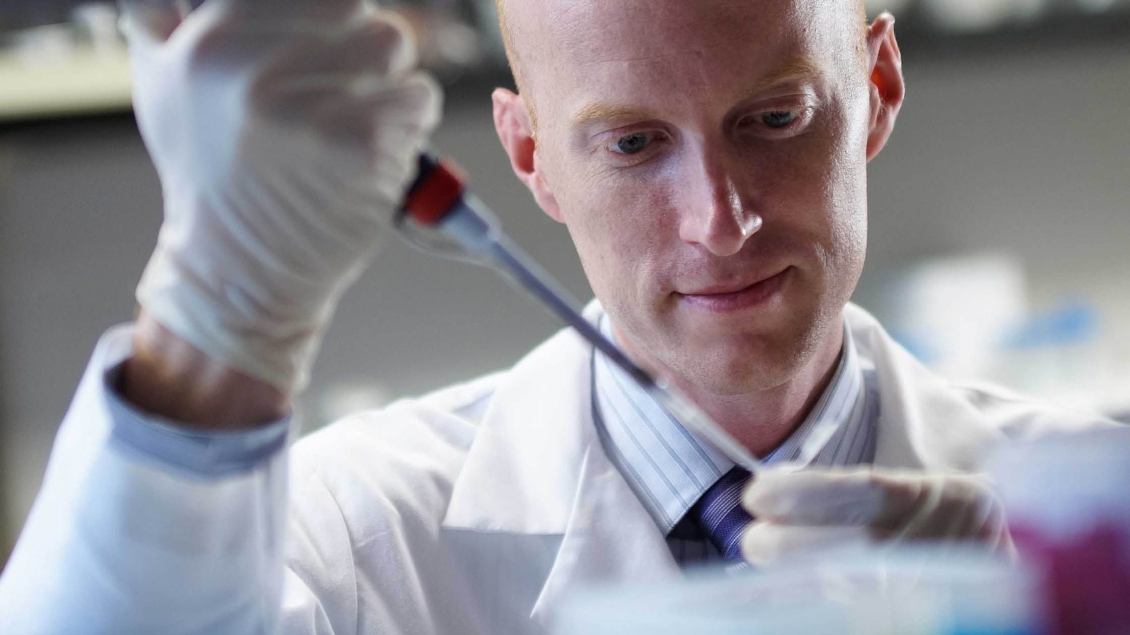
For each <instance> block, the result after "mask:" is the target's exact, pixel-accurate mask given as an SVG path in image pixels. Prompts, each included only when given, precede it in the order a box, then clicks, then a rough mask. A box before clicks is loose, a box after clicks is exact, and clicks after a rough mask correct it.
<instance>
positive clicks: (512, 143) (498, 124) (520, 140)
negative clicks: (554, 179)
mask: <svg viewBox="0 0 1130 635" xmlns="http://www.w3.org/2000/svg"><path fill="white" fill-rule="evenodd" d="M491 98H492V99H493V101H494V129H495V131H497V132H498V140H499V141H501V142H502V148H503V149H504V150H506V154H507V155H508V156H509V157H510V167H512V168H513V169H514V174H515V175H517V177H518V180H520V181H521V182H522V183H525V184H526V187H527V188H529V190H530V193H532V194H533V195H534V200H536V201H537V203H538V205H539V206H540V207H541V208H542V210H543V211H545V213H546V214H548V215H549V217H550V218H552V219H553V220H555V221H557V222H559V223H563V222H565V221H564V219H563V217H562V215H561V208H560V207H559V206H558V205H557V199H556V198H554V196H553V192H552V191H551V190H550V189H549V184H548V183H546V180H545V174H544V173H543V172H542V170H541V161H540V160H539V159H538V153H537V139H536V137H535V136H534V128H533V125H532V121H531V119H530V111H529V109H527V107H526V102H525V100H523V99H522V97H521V96H520V95H517V94H515V93H513V92H511V91H509V90H506V89H505V88H496V89H495V91H494V94H493V95H491Z"/></svg>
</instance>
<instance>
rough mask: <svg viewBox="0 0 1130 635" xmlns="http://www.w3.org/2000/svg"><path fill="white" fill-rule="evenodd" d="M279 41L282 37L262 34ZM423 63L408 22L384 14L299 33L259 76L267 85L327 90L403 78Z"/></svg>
mask: <svg viewBox="0 0 1130 635" xmlns="http://www.w3.org/2000/svg"><path fill="white" fill-rule="evenodd" d="M260 37H263V38H267V37H274V38H277V37H278V35H277V34H269V33H266V34H263V35H261V36H260ZM418 61H419V58H418V55H417V49H416V40H415V38H414V37H413V35H412V33H411V29H410V27H409V25H408V23H407V22H405V21H404V19H403V18H401V17H400V16H398V15H397V14H395V13H390V12H381V13H378V14H375V15H373V16H369V17H367V18H366V19H365V20H363V21H362V22H360V23H359V24H355V25H351V26H349V27H348V29H346V30H343V31H340V32H336V33H331V32H321V31H309V32H306V33H296V34H294V35H293V36H292V40H291V41H288V42H287V44H286V48H285V50H282V51H280V52H279V54H277V55H276V56H274V58H273V59H272V60H271V61H270V63H269V65H267V66H266V67H265V68H263V70H262V71H261V72H260V73H259V74H258V81H259V82H260V83H261V84H262V85H264V86H268V87H269V86H280V87H285V86H288V85H302V84H307V85H317V83H318V82H319V81H321V82H322V83H323V84H326V85H333V83H334V82H335V81H336V82H340V81H341V79H342V78H345V79H352V78H354V77H356V76H372V77H379V78H385V77H393V78H397V77H401V76H403V75H405V74H406V73H408V72H410V71H411V70H412V69H414V68H415V67H416V64H417V62H418Z"/></svg>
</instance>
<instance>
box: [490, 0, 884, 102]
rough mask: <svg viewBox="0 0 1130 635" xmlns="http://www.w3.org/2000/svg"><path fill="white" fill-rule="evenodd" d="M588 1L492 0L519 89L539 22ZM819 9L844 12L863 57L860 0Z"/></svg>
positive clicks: (840, 14)
mask: <svg viewBox="0 0 1130 635" xmlns="http://www.w3.org/2000/svg"><path fill="white" fill-rule="evenodd" d="M592 1H594V0H587V1H586V0H495V2H494V4H495V8H496V10H497V13H498V23H499V29H500V30H501V32H502V42H503V45H504V47H505V50H506V57H507V60H508V61H509V63H510V70H511V72H512V73H513V75H514V82H515V84H516V85H517V87H518V91H519V92H520V93H527V92H528V91H527V90H526V85H527V82H526V75H527V72H529V73H538V72H541V71H539V70H535V69H536V67H532V68H529V69H527V68H526V67H527V66H532V64H531V60H529V59H528V58H531V57H540V56H538V55H536V48H533V47H538V46H539V44H541V42H540V41H539V34H540V33H543V32H544V31H543V29H542V28H539V24H541V25H544V24H547V23H548V22H547V21H548V20H553V19H557V18H560V17H563V16H564V15H567V14H568V13H570V12H572V11H578V10H580V9H581V8H582V7H583V5H585V4H588V3H589V2H592ZM595 1H596V2H597V3H599V2H600V0H595ZM822 11H824V12H825V13H829V14H831V15H832V16H833V17H840V18H841V19H842V18H843V17H844V16H846V18H847V19H846V20H845V21H844V22H843V23H842V24H843V25H845V28H846V29H848V30H849V35H850V36H851V37H852V38H854V39H855V41H856V46H855V49H856V53H857V54H858V55H859V56H860V57H861V58H862V57H864V50H865V42H866V26H867V13H866V9H865V8H864V0H838V1H836V2H834V3H832V4H831V5H830V6H828V7H827V8H826V9H822Z"/></svg>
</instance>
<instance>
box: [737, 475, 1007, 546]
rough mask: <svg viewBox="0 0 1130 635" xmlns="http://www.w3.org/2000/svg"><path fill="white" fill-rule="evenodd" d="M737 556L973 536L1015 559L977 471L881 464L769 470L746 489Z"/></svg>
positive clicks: (1000, 514)
mask: <svg viewBox="0 0 1130 635" xmlns="http://www.w3.org/2000/svg"><path fill="white" fill-rule="evenodd" d="M742 505H743V507H745V509H746V511H748V512H749V513H750V514H751V515H752V516H753V517H754V519H755V520H754V522H752V523H750V525H749V527H747V528H746V530H745V531H744V532H743V534H742V554H743V556H744V557H745V559H746V560H748V561H749V562H751V563H753V564H757V565H763V564H768V563H770V562H773V561H774V560H777V559H778V558H781V557H782V556H788V555H791V554H795V553H799V552H801V551H804V550H811V549H814V548H825V547H832V546H839V545H844V544H853V543H855V544H858V543H860V542H892V541H906V540H928V541H932V542H951V541H976V542H979V543H982V544H985V545H987V546H989V547H990V548H992V549H993V550H994V551H996V552H997V553H1000V554H1002V555H1005V556H1007V557H1014V556H1015V548H1014V547H1013V544H1012V539H1011V537H1010V536H1009V533H1008V524H1007V522H1006V519H1005V515H1004V510H1003V507H1002V505H1001V503H1000V501H999V499H998V498H997V497H996V495H995V494H994V493H993V492H992V490H991V489H990V488H989V486H988V484H987V482H986V481H985V480H984V479H983V478H982V477H979V476H974V475H948V474H947V475H942V474H930V473H922V472H909V471H893V470H884V469H880V468H870V469H855V470H832V469H806V470H801V471H795V472H789V471H785V470H779V469H778V470H767V471H766V472H764V473H762V474H760V475H759V476H757V477H756V478H755V479H753V481H752V482H751V483H750V485H749V486H748V487H747V488H746V490H745V492H744V494H743V496H742Z"/></svg>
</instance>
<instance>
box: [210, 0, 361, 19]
mask: <svg viewBox="0 0 1130 635" xmlns="http://www.w3.org/2000/svg"><path fill="white" fill-rule="evenodd" d="M212 2H215V3H216V4H220V5H223V8H224V10H225V11H226V12H228V13H229V14H231V15H232V16H233V17H234V18H237V19H242V20H246V21H261V20H264V19H271V20H306V21H310V22H341V21H344V20H349V19H351V18H354V17H356V16H358V15H363V14H365V13H367V12H370V11H371V10H372V7H371V5H370V4H369V3H368V2H366V1H365V0H212Z"/></svg>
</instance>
